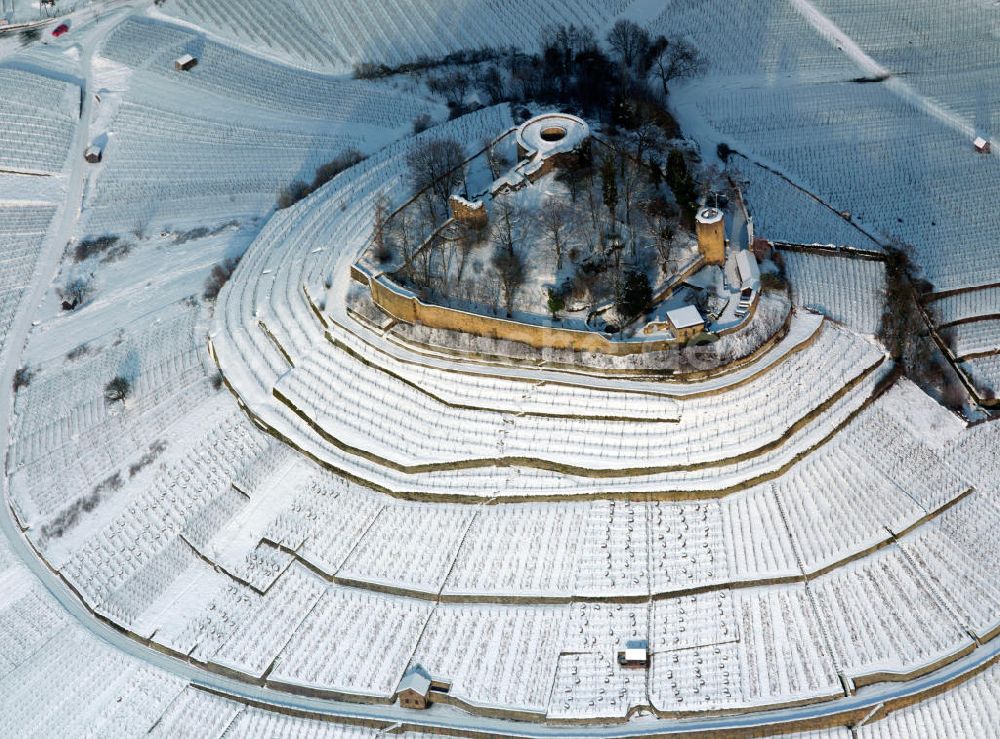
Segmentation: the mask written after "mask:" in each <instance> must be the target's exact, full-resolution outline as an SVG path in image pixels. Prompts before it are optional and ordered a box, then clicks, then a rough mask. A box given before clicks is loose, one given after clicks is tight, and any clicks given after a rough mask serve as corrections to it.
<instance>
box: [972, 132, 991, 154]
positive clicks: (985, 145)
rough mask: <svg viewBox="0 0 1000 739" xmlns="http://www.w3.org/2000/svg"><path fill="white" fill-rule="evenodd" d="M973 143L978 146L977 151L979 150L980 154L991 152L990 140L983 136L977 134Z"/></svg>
mask: <svg viewBox="0 0 1000 739" xmlns="http://www.w3.org/2000/svg"><path fill="white" fill-rule="evenodd" d="M972 145H973V146H974V147H976V151H978V152H979V153H980V154H989V153H990V142H989V141H988V140H986V139H984V138H983V137H982V136H977V137H976V138H975V140H974V141H973V142H972Z"/></svg>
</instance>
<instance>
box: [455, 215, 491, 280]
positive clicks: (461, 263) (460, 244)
mask: <svg viewBox="0 0 1000 739" xmlns="http://www.w3.org/2000/svg"><path fill="white" fill-rule="evenodd" d="M484 230H485V228H484V227H479V228H477V227H476V226H473V225H471V224H468V223H460V224H458V226H457V232H456V234H455V242H454V243H455V251H456V252H457V257H458V266H457V274H456V276H455V284H456V285H461V284H462V275H463V274H465V265H466V262H468V260H469V255H470V254H471V253H472V251H473V249H475V248H476V246H478V245H479V244H481V243H482V241H483V236H484V233H483V232H484Z"/></svg>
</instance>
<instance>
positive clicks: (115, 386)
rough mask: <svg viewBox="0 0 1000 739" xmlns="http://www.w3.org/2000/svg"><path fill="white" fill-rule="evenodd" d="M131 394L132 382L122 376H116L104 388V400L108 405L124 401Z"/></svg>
mask: <svg viewBox="0 0 1000 739" xmlns="http://www.w3.org/2000/svg"><path fill="white" fill-rule="evenodd" d="M131 392H132V382H131V381H130V380H129V379H128V378H127V377H125V376H124V375H118V376H116V377H113V378H112V379H111V380H110V381H109V382H108V384H107V385H105V386H104V399H105V400H107V401H108V402H109V403H113V402H115V401H119V400H125V398H127V397H128V396H129V394H130V393H131Z"/></svg>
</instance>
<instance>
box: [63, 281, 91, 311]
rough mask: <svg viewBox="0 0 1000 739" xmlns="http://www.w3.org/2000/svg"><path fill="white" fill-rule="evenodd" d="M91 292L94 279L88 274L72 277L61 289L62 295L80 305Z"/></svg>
mask: <svg viewBox="0 0 1000 739" xmlns="http://www.w3.org/2000/svg"><path fill="white" fill-rule="evenodd" d="M93 292H94V280H93V277H92V276H90V275H88V276H83V275H80V276H77V277H73V278H71V279H70V280H69V282H67V283H66V285H65V286H64V287H63V289H62V294H63V297H64V298H65V299H67V300H69V301H71V302H72V303H73V304H74V305H82V304H83V303H84V302H85V301H86V300H87V298H89V297H90V296H91V294H92V293H93Z"/></svg>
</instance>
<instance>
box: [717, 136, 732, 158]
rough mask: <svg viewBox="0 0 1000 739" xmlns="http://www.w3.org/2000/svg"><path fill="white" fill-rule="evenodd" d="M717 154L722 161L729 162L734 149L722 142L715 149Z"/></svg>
mask: <svg viewBox="0 0 1000 739" xmlns="http://www.w3.org/2000/svg"><path fill="white" fill-rule="evenodd" d="M715 153H716V154H718V155H719V159H721V160H722V161H723V162H728V161H729V155H730V154H732V153H733V149H732V147H731V146H730V145H729V144H727V143H726V142H725V141H722V142H720V143H719V145H718V146H716V147H715Z"/></svg>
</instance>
